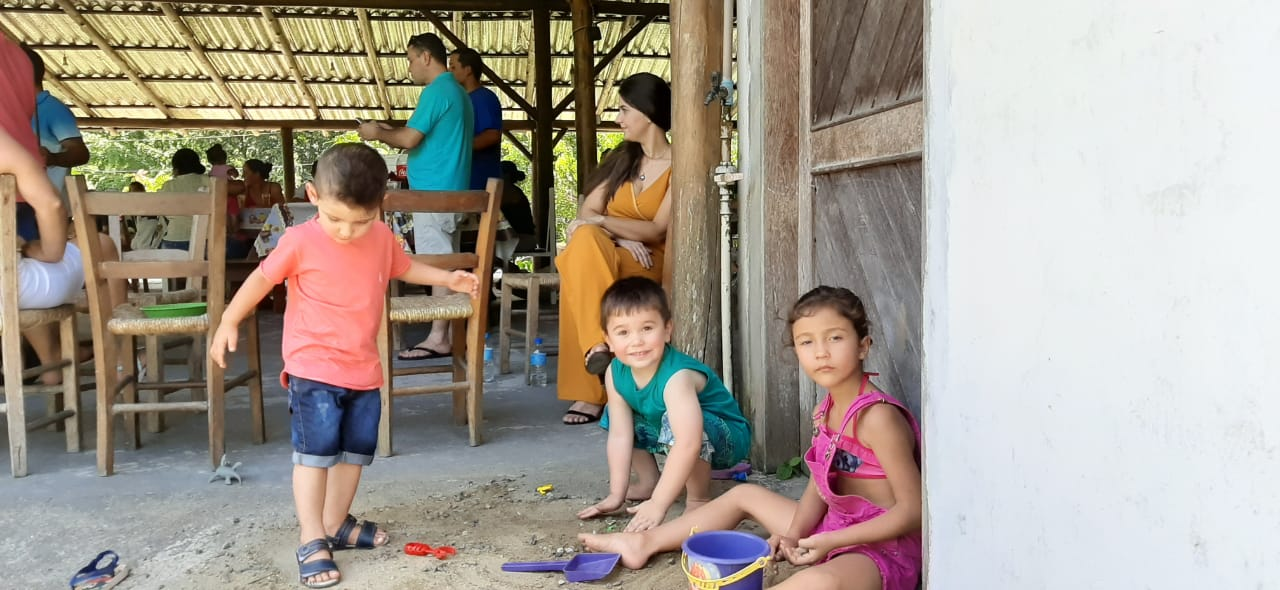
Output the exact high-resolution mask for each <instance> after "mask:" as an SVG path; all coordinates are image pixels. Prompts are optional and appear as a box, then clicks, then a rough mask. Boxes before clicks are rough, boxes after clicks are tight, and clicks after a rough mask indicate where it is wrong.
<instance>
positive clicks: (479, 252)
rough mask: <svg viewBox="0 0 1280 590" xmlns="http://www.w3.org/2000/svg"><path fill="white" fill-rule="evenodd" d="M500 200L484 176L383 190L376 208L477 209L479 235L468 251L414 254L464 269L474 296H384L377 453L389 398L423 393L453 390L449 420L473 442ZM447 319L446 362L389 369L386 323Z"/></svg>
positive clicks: (387, 447) (385, 433) (385, 436)
mask: <svg viewBox="0 0 1280 590" xmlns="http://www.w3.org/2000/svg"><path fill="white" fill-rule="evenodd" d="M501 204H502V181H500V180H498V179H489V184H488V187H487V190H485V191H459V192H437V191H388V192H387V196H386V199H385V200H384V201H383V204H382V208H383V210H384V211H390V212H396V211H400V212H406V213H479V214H480V225H479V233H478V235H477V237H476V249H475V251H474V252H463V253H458V254H442V255H415V256H414V258H415V259H417V260H420V261H422V262H426V263H427V264H430V265H432V266H436V267H439V268H444V269H447V270H458V269H466V270H470V271H471V272H473V273H475V274H476V276H477V277H479V279H480V297H479V299H475V300H473V299H471V297H470V296H469V295H467V294H464V293H455V294H452V295H446V296H442V297H436V296H432V295H412V296H397V297H392V296H388V302H387V313H385V314H383V321H382V326H381V328H380V329H379V331H378V353H379V355H380V357H381V358H382V380H383V384H382V421H381V422H380V423H379V424H378V454H379V455H381V456H383V457H389V456H391V452H392V449H391V412H392V400H393V399H395V398H396V397H397V396H406V395H418V394H424V393H445V392H451V393H453V419H454V422H456V423H458V424H462V423H464V422H465V423H466V424H467V425H468V427H469V429H470V438H471V446H476V445H479V444H480V442H481V436H480V421H481V419H482V417H481V404H482V400H483V398H484V379H483V376H484V336H485V322H486V316H487V315H488V309H489V297H490V295H489V288H490V283H491V282H492V276H493V275H492V273H493V247H494V235H495V232H496V230H497V228H498V212H499V211H500V209H499V207H500V206H501ZM435 320H453V322H452V325H451V328H452V330H453V357H452V359H453V360H452V363H451V364H450V365H448V366H428V367H401V368H393V367H392V364H391V363H392V361H393V360H394V358H395V357H394V356H393V354H392V350H393V349H392V347H391V326H392V324H419V323H425V322H431V321H435ZM450 371H451V372H452V373H453V380H452V382H451V383H447V384H443V385H419V386H412V387H397V386H396V385H395V378H396V377H404V376H409V375H421V374H427V373H442V372H450Z"/></svg>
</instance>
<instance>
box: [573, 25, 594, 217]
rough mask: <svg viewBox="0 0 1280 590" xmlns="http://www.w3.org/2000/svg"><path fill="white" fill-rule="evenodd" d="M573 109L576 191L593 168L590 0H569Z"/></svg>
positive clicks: (592, 61)
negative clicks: (575, 119) (576, 164)
mask: <svg viewBox="0 0 1280 590" xmlns="http://www.w3.org/2000/svg"><path fill="white" fill-rule="evenodd" d="M572 7H573V91H574V94H575V98H574V102H573V112H574V113H575V114H576V115H577V121H578V192H582V186H583V183H585V182H586V181H587V175H588V174H591V171H592V170H595V169H596V74H595V44H594V43H593V42H592V41H591V0H573V3H572Z"/></svg>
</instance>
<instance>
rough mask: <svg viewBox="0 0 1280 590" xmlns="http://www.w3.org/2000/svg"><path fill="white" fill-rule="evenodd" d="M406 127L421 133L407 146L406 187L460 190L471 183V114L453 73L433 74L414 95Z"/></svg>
mask: <svg viewBox="0 0 1280 590" xmlns="http://www.w3.org/2000/svg"><path fill="white" fill-rule="evenodd" d="M406 125H407V126H408V127H411V128H413V129H417V130H418V131H420V132H421V133H422V135H423V137H422V141H421V142H420V143H418V145H417V146H415V147H414V148H413V149H411V150H409V188H411V189H413V190H419V191H460V190H467V188H468V187H469V186H470V184H471V141H472V135H473V133H472V129H474V126H475V115H474V114H473V112H472V109H471V98H470V97H469V96H468V95H467V91H466V89H464V88H463V87H462V85H460V84H458V81H457V80H455V79H454V77H453V74H450V73H449V72H445V73H443V74H440V75H439V76H436V79H435V80H432V81H431V83H430V84H428V85H427V86H426V87H425V88H423V89H422V93H421V94H420V95H418V106H417V107H416V108H414V109H413V115H412V116H410V117H409V122H408V123H406Z"/></svg>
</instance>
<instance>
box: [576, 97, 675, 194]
mask: <svg viewBox="0 0 1280 590" xmlns="http://www.w3.org/2000/svg"><path fill="white" fill-rule="evenodd" d="M618 94H619V95H620V96H621V97H622V100H625V101H627V104H629V105H631V106H632V107H634V108H635V109H636V110H637V111H640V112H641V113H644V115H645V116H646V117H649V120H650V121H653V124H654V125H657V126H658V127H661V128H662V130H663V131H670V130H671V87H670V86H668V85H667V83H666V81H664V80H663V79H662V78H659V77H657V76H655V75H653V74H650V73H648V72H640V73H639V74H632V75H630V76H627V79H626V80H623V81H622V84H621V85H620V86H618ZM643 159H644V148H643V147H642V146H641V145H640V143H639V142H635V141H623V142H622V143H621V144H619V145H618V147H616V148H614V149H613V151H612V152H610V153H609V155H608V157H606V158H605V159H604V161H603V162H600V167H599V168H596V170H595V172H592V173H591V175H590V176H588V177H587V183H586V186H585V190H586V192H587V193H590V192H591V191H593V190H595V189H596V187H598V186H600V185H602V184H603V185H604V187H605V199H612V198H613V194H614V193H616V192H618V188H619V187H621V186H622V185H623V183H625V182H627V181H628V180H631V179H632V178H635V177H636V176H639V175H640V164H641V162H642V161H643Z"/></svg>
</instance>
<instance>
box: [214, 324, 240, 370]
mask: <svg viewBox="0 0 1280 590" xmlns="http://www.w3.org/2000/svg"><path fill="white" fill-rule="evenodd" d="M238 340H240V330H239V327H238V326H237V325H235V324H228V323H227V322H222V323H221V324H218V331H216V332H214V333H213V341H212V342H210V343H209V358H211V359H213V362H215V363H217V364H218V366H219V367H221V368H223V369H225V368H227V351H231V352H235V351H236V342H237V341H238Z"/></svg>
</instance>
